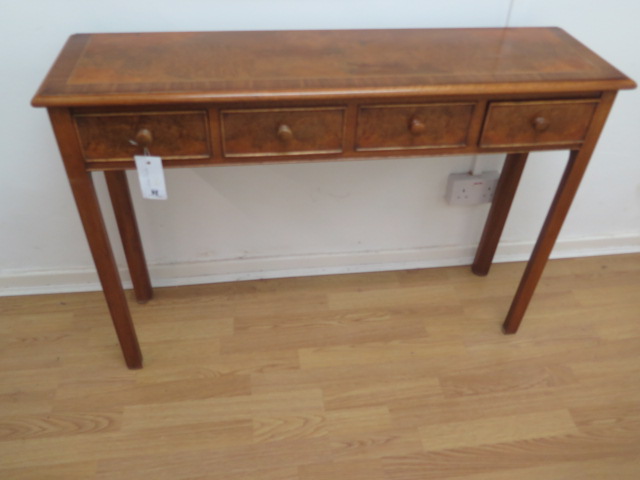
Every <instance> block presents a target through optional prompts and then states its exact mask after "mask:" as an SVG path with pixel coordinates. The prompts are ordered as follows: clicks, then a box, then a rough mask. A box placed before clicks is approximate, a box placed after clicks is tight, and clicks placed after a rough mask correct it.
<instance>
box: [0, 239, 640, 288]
mask: <svg viewBox="0 0 640 480" xmlns="http://www.w3.org/2000/svg"><path fill="white" fill-rule="evenodd" d="M475 248H476V247H475V246H450V247H430V248H424V249H410V250H409V249H407V250H394V251H379V252H352V253H338V254H335V253H332V254H315V255H314V254H311V255H304V256H278V257H262V258H256V257H254V258H252V257H244V258H237V259H228V260H209V261H203V262H184V263H172V264H156V265H154V264H151V265H149V273H150V275H151V279H152V283H153V285H154V286H155V287H167V286H176V285H191V284H202V283H219V282H234V281H243V280H257V279H266V278H284V277H302V276H312V275H331V274H344V273H363V272H376V271H389V270H411V269H417V268H433V267H446V266H456V265H468V264H470V263H471V261H472V259H473V256H474V254H475ZM532 248H533V244H532V243H505V244H501V245H500V247H499V248H498V252H497V254H496V258H495V262H496V263H501V262H517V261H526V260H527V259H528V258H529V255H530V253H531V250H532ZM638 252H640V236H638V235H633V236H624V237H621V236H618V237H602V238H589V239H578V240H575V239H574V240H559V241H558V242H557V243H556V246H555V248H554V250H553V253H552V255H551V258H572V257H588V256H597V255H615V254H622V253H638ZM121 275H122V279H123V284H124V286H125V288H131V282H130V280H129V275H128V272H127V271H126V269H125V268H123V269H122V270H121ZM96 290H100V284H99V282H98V276H97V275H96V273H95V270H94V269H93V267H91V268H89V267H86V268H78V269H69V270H46V271H42V270H40V271H34V270H21V271H15V270H14V271H3V272H1V273H0V296H11V295H35V294H47V293H64V292H86V291H96Z"/></svg>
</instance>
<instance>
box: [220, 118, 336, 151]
mask: <svg viewBox="0 0 640 480" xmlns="http://www.w3.org/2000/svg"><path fill="white" fill-rule="evenodd" d="M344 112H345V109H344V108H340V107H327V108H284V109H255V110H225V111H223V112H222V114H221V115H222V138H223V149H224V155H225V157H261V156H280V155H285V156H286V155H312V154H322V153H340V152H342V150H343V148H342V142H343V136H344Z"/></svg>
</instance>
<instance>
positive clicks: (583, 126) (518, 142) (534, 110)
mask: <svg viewBox="0 0 640 480" xmlns="http://www.w3.org/2000/svg"><path fill="white" fill-rule="evenodd" d="M597 105H598V101H597V100H566V101H548V102H494V103H492V104H490V105H489V110H488V113H487V117H486V120H485V124H484V129H483V131H482V137H481V139H480V146H481V147H513V146H533V147H535V146H554V145H557V146H567V145H572V144H579V143H581V142H582V141H583V140H584V137H585V135H586V134H587V130H588V129H589V125H590V123H591V117H593V113H594V111H595V109H596V106H597Z"/></svg>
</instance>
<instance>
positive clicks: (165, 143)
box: [74, 111, 211, 162]
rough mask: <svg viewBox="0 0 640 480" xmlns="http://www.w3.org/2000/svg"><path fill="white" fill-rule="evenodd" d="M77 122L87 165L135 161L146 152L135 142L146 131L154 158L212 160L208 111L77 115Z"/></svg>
mask: <svg viewBox="0 0 640 480" xmlns="http://www.w3.org/2000/svg"><path fill="white" fill-rule="evenodd" d="M74 118H75V122H76V127H77V130H78V136H79V137H80V144H81V146H82V152H83V154H84V158H85V159H86V160H87V162H97V161H127V160H132V159H133V156H134V155H139V154H141V153H142V152H143V149H142V148H141V147H140V146H139V145H136V144H134V143H132V141H133V142H135V141H136V138H137V137H138V135H139V133H140V132H141V131H143V132H144V130H146V131H147V132H144V133H145V135H147V137H146V138H147V139H150V140H151V143H150V144H149V147H148V148H149V152H150V153H151V154H152V155H157V156H159V157H162V158H164V159H167V160H171V159H178V160H179V159H192V158H209V157H210V156H211V147H210V145H211V142H210V140H209V126H208V121H207V114H206V112H205V111H192V112H148V113H147V112H144V113H140V112H135V113H103V114H77V115H75V117H74ZM149 135H150V137H149ZM138 138H139V137H138Z"/></svg>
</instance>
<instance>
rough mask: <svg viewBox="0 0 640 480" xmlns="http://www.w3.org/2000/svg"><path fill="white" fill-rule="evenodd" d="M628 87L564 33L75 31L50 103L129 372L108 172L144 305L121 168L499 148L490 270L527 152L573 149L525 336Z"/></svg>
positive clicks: (513, 323)
mask: <svg viewBox="0 0 640 480" xmlns="http://www.w3.org/2000/svg"><path fill="white" fill-rule="evenodd" d="M635 86H636V85H635V83H634V82H633V80H631V79H630V78H628V77H627V76H625V75H624V74H623V73H621V72H620V71H618V70H617V69H615V68H614V67H613V66H611V65H610V64H609V63H607V62H606V61H605V60H603V59H602V58H600V57H599V56H598V55H596V54H595V53H593V52H592V51H591V50H589V49H588V48H586V47H585V46H583V45H582V44H581V43H579V42H578V41H577V40H575V39H574V38H572V37H571V36H570V35H569V34H567V33H566V32H564V31H563V30H561V29H559V28H552V27H540V28H472V29H406V30H334V31H331V30H327V31H321V30H320V31H256V32H164V33H119V34H78V35H73V36H71V37H70V38H69V40H68V41H67V43H66V45H65V46H64V48H63V50H62V52H61V53H60V55H59V56H58V58H57V60H56V61H55V63H54V65H53V67H52V68H51V70H50V71H49V73H48V75H47V77H46V78H45V80H44V81H43V83H42V85H41V87H40V89H39V90H38V92H37V94H36V95H35V97H34V98H33V100H32V105H33V106H36V107H46V108H47V110H48V113H49V117H50V120H51V125H52V128H53V131H54V134H55V137H56V140H57V143H58V147H59V150H60V153H61V156H62V159H63V162H64V166H65V169H66V172H67V176H68V178H69V182H70V185H71V190H72V192H73V195H74V198H75V202H76V205H77V208H78V211H79V213H80V218H81V220H82V224H83V226H84V230H85V233H86V236H87V240H88V242H89V247H90V250H91V253H92V256H93V259H94V262H95V265H96V269H97V271H98V275H99V278H100V282H101V284H102V288H103V291H104V294H105V297H106V300H107V305H108V307H109V311H110V314H111V317H112V320H113V324H114V326H115V330H116V333H117V335H118V339H119V341H120V345H121V348H122V351H123V354H124V358H125V361H126V364H127V366H128V367H129V368H141V367H142V353H141V350H140V346H139V344H138V340H137V337H136V332H135V328H134V325H133V322H132V319H131V314H130V312H129V307H128V304H127V300H126V297H125V294H124V291H123V288H122V283H121V280H120V275H119V272H118V268H117V265H116V262H115V260H114V256H113V252H112V248H111V244H110V241H109V238H108V236H107V231H106V229H105V223H104V219H103V217H102V213H101V211H100V205H99V202H98V197H97V195H96V191H95V187H94V183H93V172H96V171H103V172H104V175H105V178H106V182H107V187H108V191H109V196H110V198H111V203H112V205H113V208H114V212H115V216H116V221H117V225H118V229H119V232H120V237H121V240H122V244H123V246H124V251H125V256H126V259H127V264H128V267H129V270H130V272H131V278H132V282H133V286H134V291H135V295H136V298H137V300H138V301H139V302H146V301H148V300H149V299H150V298H151V297H152V288H151V281H150V278H149V273H148V270H147V265H146V261H145V258H144V252H143V248H142V242H141V240H140V234H139V231H138V226H137V222H136V218H135V213H134V210H133V204H132V201H131V195H130V192H129V187H128V184H127V179H126V176H125V171H126V170H127V169H133V168H135V164H134V160H133V157H134V155H139V154H142V153H143V152H144V151H145V149H146V150H148V151H150V152H151V153H152V154H153V155H157V156H161V157H162V158H163V164H164V166H165V167H168V168H173V167H176V168H177V167H193V166H215V165H246V164H258V163H266V162H301V161H305V162H309V161H323V160H333V161H336V160H340V159H357V158H373V157H398V156H428V155H448V154H482V153H504V154H506V159H505V164H504V167H503V169H502V173H501V175H500V179H499V182H498V186H497V189H496V192H495V197H494V200H493V203H492V205H491V208H490V211H489V214H488V218H487V221H486V224H485V228H484V231H483V233H482V236H481V239H480V243H479V246H478V250H477V253H476V257H475V259H474V261H473V265H472V267H471V268H472V271H473V272H474V273H475V274H477V275H487V274H488V272H489V268H490V266H491V263H492V261H493V257H494V254H495V251H496V248H497V245H498V241H499V239H500V235H501V233H502V230H503V227H504V224H505V221H506V219H507V215H508V213H509V209H510V206H511V203H512V200H513V197H514V195H515V193H516V190H517V187H518V182H519V179H520V177H521V174H522V171H523V169H524V166H525V163H526V160H527V155H528V153H529V152H531V151H537V150H568V151H569V159H568V162H567V166H566V168H565V171H564V174H563V176H562V178H561V180H560V183H559V186H558V189H557V192H556V194H555V197H554V199H553V201H552V203H551V206H550V208H549V212H548V214H547V218H546V220H545V222H544V225H543V227H542V231H541V232H540V235H539V237H538V240H537V243H536V246H535V248H534V250H533V253H532V255H531V258H530V260H529V263H528V264H527V267H526V269H525V272H524V274H523V277H522V280H521V282H520V285H519V287H518V289H517V291H516V294H515V297H514V299H513V301H512V304H511V308H510V310H509V312H508V314H507V317H506V320H505V321H504V325H503V331H504V332H505V333H515V332H516V331H517V329H518V327H519V325H520V322H521V320H522V318H523V316H524V314H525V311H526V309H527V306H528V304H529V301H530V300H531V297H532V296H533V292H534V290H535V287H536V285H537V283H538V280H539V279H540V277H541V275H542V271H543V269H544V266H545V264H546V262H547V260H548V258H549V255H550V253H551V250H552V248H553V245H554V243H555V241H556V238H557V236H558V233H559V231H560V228H561V226H562V223H563V221H564V219H565V217H566V215H567V212H568V210H569V207H570V205H571V202H572V200H573V198H574V195H575V193H576V191H577V189H578V186H579V184H580V181H581V179H582V176H583V174H584V172H585V169H586V168H587V164H588V163H589V159H590V157H591V154H592V152H593V150H594V148H595V146H596V143H597V141H598V138H599V136H600V133H601V131H602V128H603V127H604V124H605V121H606V119H607V116H608V114H609V111H610V109H611V107H612V104H613V101H614V98H615V97H616V94H617V92H618V90H621V89H631V88H635Z"/></svg>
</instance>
